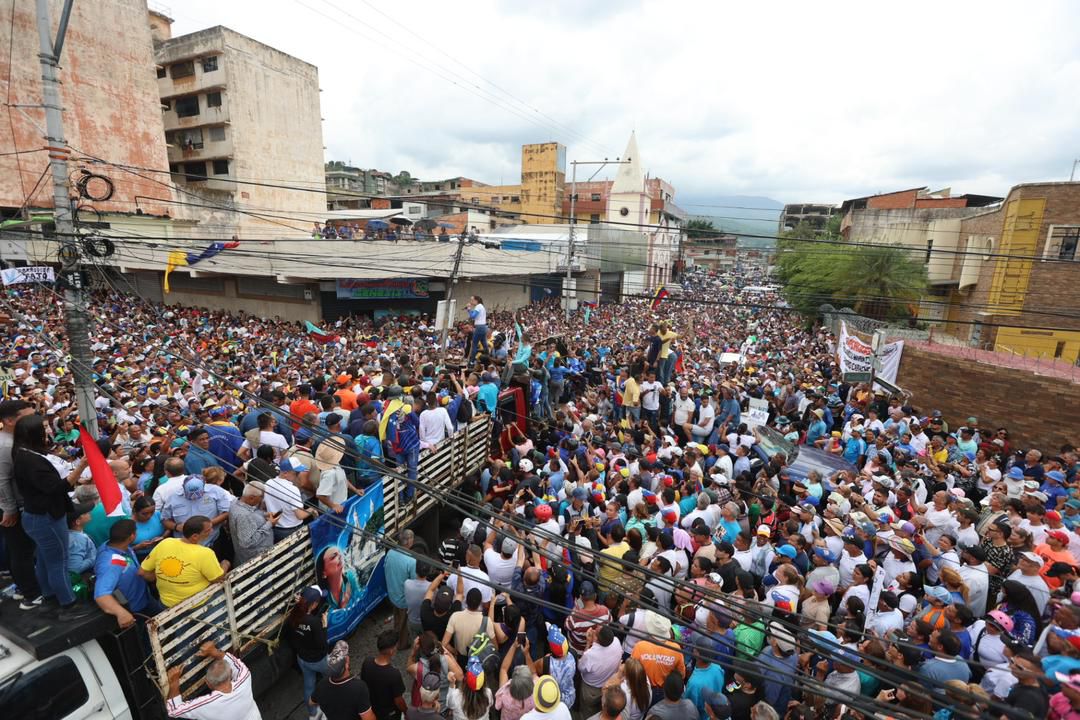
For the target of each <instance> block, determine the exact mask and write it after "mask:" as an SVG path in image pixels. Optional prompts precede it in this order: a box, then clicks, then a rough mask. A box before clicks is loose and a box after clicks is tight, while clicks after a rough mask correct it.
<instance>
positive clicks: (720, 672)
mask: <svg viewBox="0 0 1080 720" xmlns="http://www.w3.org/2000/svg"><path fill="white" fill-rule="evenodd" d="M711 659H712V658H710V660H711ZM723 687H724V669H723V668H722V667H720V666H719V665H717V664H716V663H715V662H714V663H710V664H709V665H708V666H706V667H695V668H694V672H693V674H692V675H691V676H690V680H689V682H687V683H686V692H685V693H684V695H683V697H685V698H686V699H687V700H689V701H690V702H692V703H694V706H695V707H697V710H698V717H701V718H707V717H709V714H708V713H707V712H705V698H706V697H707V696H708V695H709V694H710V693H713V692H719V691H720V690H721V688H723Z"/></svg>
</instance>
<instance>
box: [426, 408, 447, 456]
mask: <svg viewBox="0 0 1080 720" xmlns="http://www.w3.org/2000/svg"><path fill="white" fill-rule="evenodd" d="M453 433H454V424H453V423H452V422H450V413H448V412H446V408H444V407H437V408H428V409H427V410H425V411H424V412H422V413H420V447H421V448H433V447H435V446H436V445H438V444H439V443H441V442H442V441H443V440H445V439H446V436H447V435H452V434H453Z"/></svg>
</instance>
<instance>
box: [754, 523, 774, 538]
mask: <svg viewBox="0 0 1080 720" xmlns="http://www.w3.org/2000/svg"><path fill="white" fill-rule="evenodd" d="M757 534H758V535H765V536H766V537H772V528H770V527H769V526H768V525H758V529H757Z"/></svg>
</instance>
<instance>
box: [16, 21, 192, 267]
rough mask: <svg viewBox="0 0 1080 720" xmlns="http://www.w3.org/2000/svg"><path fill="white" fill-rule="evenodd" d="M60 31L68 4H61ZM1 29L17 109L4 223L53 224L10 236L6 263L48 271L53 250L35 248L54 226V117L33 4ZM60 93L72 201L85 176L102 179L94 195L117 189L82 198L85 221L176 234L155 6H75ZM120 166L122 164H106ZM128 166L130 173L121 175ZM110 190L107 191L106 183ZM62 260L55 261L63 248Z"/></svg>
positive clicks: (42, 246) (29, 227)
mask: <svg viewBox="0 0 1080 720" xmlns="http://www.w3.org/2000/svg"><path fill="white" fill-rule="evenodd" d="M50 5H51V9H52V21H53V23H52V24H53V29H52V34H53V35H55V33H56V25H57V23H58V21H59V18H60V11H61V7H62V5H63V2H62V1H61V0H52V2H51V3H50ZM9 9H10V10H13V11H14V16H13V17H12V16H9V15H7V14H5V15H4V20H3V22H0V43H2V44H3V46H4V47H5V49H6V48H8V47H9V46H10V48H11V55H10V62H9V56H8V53H6V52H4V53H0V76H3V77H5V78H9V90H8V92H9V93H10V96H9V98H8V100H9V101H10V102H11V103H12V105H15V106H18V107H17V108H9V109H8V110H7V112H5V113H4V114H5V119H4V123H5V124H9V123H10V129H8V128H5V129H4V132H2V133H0V219H5V220H6V219H9V218H12V217H16V216H24V215H27V216H32V217H34V218H36V219H38V220H39V221H40V220H44V225H43V224H42V223H41V222H37V223H34V224H31V225H27V226H25V229H26V230H29V231H31V233H32V234H27V235H25V237H21V236H20V235H19V234H17V233H15V232H7V233H2V234H0V235H2V236H0V257H3V259H4V260H5V261H6V262H23V261H26V262H31V263H33V262H39V261H41V260H42V259H44V258H45V257H46V254H47V253H48V252H49V249H50V248H49V245H47V244H45V243H29V242H27V241H26V240H27V238H30V237H39V236H40V233H41V231H42V228H43V227H44V228H45V229H46V230H47V229H48V228H49V227H50V226H51V223H50V222H49V220H50V217H51V214H52V205H53V201H52V197H53V196H52V185H51V182H50V178H49V177H48V176H47V175H46V173H47V167H48V154H47V153H46V152H45V139H44V137H43V136H44V134H45V131H44V127H45V113H44V110H43V109H41V108H40V105H41V101H42V95H41V69H40V66H39V65H38V31H37V21H36V15H35V10H34V3H33V2H24V1H22V0H20V2H16V3H14V4H13V6H12V7H11V8H9ZM60 65H61V69H60V81H61V83H62V85H61V89H60V94H61V101H62V104H63V111H64V134H65V138H64V139H65V140H66V141H67V143H68V145H69V146H70V149H71V153H70V169H71V177H72V180H73V183H72V193H73V194H75V195H77V194H78V190H77V181H78V180H79V179H80V178H81V177H82V172H83V171H84V170H85V171H88V172H93V173H95V174H97V175H100V176H101V177H102V178H104V180H102V179H95V180H94V181H93V183H92V185H91V188H90V190H91V193H92V194H93V195H94V196H96V197H101V196H102V195H103V191H104V190H105V189H106V187H107V185H108V184H109V183H111V186H112V194H111V197H109V199H108V200H103V201H91V200H89V199H87V198H85V197H84V198H81V199H80V200H79V205H80V206H82V211H81V212H80V213H79V217H80V218H82V219H86V218H91V217H92V219H93V221H94V222H96V223H99V224H101V223H106V224H108V226H109V227H111V228H112V229H113V230H115V231H116V232H125V233H128V232H135V233H139V234H142V235H149V236H162V235H167V234H168V233H169V232H171V227H172V223H170V222H169V219H168V218H167V217H166V215H168V214H170V213H173V214H174V213H175V207H174V206H173V205H172V203H171V201H172V199H173V193H172V190H171V188H170V185H169V182H168V180H169V176H168V171H169V164H168V160H167V158H166V153H165V146H164V144H163V143H162V142H161V137H162V134H163V132H164V129H163V125H162V118H161V111H160V109H159V103H158V93H157V86H156V84H155V82H154V76H153V70H152V68H153V66H154V59H153V47H152V45H151V39H150V29H149V28H148V27H147V24H146V1H145V0H101V1H100V2H95V3H75V4H74V6H73V9H72V13H71V18H70V22H69V24H68V29H67V36H66V42H65V44H64V49H63V54H62V56H61V58H60ZM99 159H100V160H103V161H106V163H115V165H110V164H104V163H101V162H98V160H99ZM118 166H124V168H123V169H122V168H120V167H118ZM106 181H107V182H106ZM52 250H53V251H54V252H53V253H52V257H54V258H55V247H53V248H52Z"/></svg>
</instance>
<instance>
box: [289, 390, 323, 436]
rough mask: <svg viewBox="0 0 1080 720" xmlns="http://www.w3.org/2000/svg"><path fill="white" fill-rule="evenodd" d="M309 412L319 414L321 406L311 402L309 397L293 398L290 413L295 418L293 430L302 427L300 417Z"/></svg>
mask: <svg viewBox="0 0 1080 720" xmlns="http://www.w3.org/2000/svg"><path fill="white" fill-rule="evenodd" d="M309 412H310V413H315V414H316V415H318V414H319V406H318V405H316V404H315V403H313V402H311V401H310V400H308V399H307V398H300V399H299V400H293V401H292V402H291V403H289V414H290V415H292V416H293V418H294V420H293V424H292V429H293V430H299V429H300V419H301V418H303V417H304V415H307V414H308V413H309Z"/></svg>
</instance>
